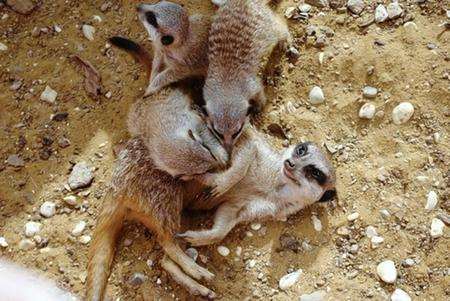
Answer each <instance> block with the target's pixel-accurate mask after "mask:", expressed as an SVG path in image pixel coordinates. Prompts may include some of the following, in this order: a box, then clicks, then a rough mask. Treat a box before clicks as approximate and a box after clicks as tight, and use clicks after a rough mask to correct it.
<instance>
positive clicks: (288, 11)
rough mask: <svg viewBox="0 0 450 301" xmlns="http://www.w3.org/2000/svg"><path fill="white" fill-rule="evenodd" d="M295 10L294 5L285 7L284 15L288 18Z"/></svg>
mask: <svg viewBox="0 0 450 301" xmlns="http://www.w3.org/2000/svg"><path fill="white" fill-rule="evenodd" d="M295 11H296V8H295V7H293V6H289V7H288V8H286V10H285V12H284V16H285V17H286V18H288V19H291V18H292V17H293V16H294V15H295Z"/></svg>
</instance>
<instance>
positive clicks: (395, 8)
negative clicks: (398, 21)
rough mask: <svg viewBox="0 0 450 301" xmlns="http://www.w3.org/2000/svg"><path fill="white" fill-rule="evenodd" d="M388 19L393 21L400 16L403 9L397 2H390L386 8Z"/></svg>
mask: <svg viewBox="0 0 450 301" xmlns="http://www.w3.org/2000/svg"><path fill="white" fill-rule="evenodd" d="M387 12H388V17H389V19H391V20H392V19H395V18H398V17H400V16H401V15H402V13H403V9H402V7H401V6H400V4H399V3H398V2H392V3H390V4H389V5H388V7H387Z"/></svg>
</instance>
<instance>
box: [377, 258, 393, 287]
mask: <svg viewBox="0 0 450 301" xmlns="http://www.w3.org/2000/svg"><path fill="white" fill-rule="evenodd" d="M377 274H378V276H379V277H380V278H381V280H383V281H384V282H386V283H394V282H395V280H396V279H397V269H396V268H395V264H394V262H393V261H392V260H385V261H383V262H380V263H379V264H378V266H377Z"/></svg>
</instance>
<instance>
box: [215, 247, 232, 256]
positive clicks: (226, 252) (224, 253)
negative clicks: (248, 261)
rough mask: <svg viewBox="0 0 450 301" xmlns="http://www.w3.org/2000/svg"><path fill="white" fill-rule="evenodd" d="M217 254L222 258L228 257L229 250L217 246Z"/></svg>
mask: <svg viewBox="0 0 450 301" xmlns="http://www.w3.org/2000/svg"><path fill="white" fill-rule="evenodd" d="M217 252H218V253H219V254H220V255H222V256H223V257H227V256H228V255H230V249H228V248H227V247H225V246H218V247H217Z"/></svg>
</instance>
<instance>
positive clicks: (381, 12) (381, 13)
mask: <svg viewBox="0 0 450 301" xmlns="http://www.w3.org/2000/svg"><path fill="white" fill-rule="evenodd" d="M388 16H389V15H388V12H387V10H386V7H384V5H383V4H380V5H378V6H377V8H376V9H375V22H377V23H381V22H384V21H386V19H387V18H388Z"/></svg>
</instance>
